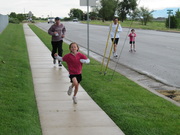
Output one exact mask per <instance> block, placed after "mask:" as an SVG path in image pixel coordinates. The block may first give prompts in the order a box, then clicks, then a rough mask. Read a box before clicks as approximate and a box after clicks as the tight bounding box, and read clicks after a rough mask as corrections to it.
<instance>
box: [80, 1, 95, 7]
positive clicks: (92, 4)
mask: <svg viewBox="0 0 180 135" xmlns="http://www.w3.org/2000/svg"><path fill="white" fill-rule="evenodd" d="M88 1H89V6H96V0H80V6H87V2H88Z"/></svg>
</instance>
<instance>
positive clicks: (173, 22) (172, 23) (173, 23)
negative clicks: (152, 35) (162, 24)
mask: <svg viewBox="0 0 180 135" xmlns="http://www.w3.org/2000/svg"><path fill="white" fill-rule="evenodd" d="M169 19H170V21H169ZM169 22H170V24H169ZM169 25H170V28H177V27H178V21H177V19H176V17H175V16H174V15H172V16H169V17H168V18H167V19H166V27H167V28H169Z"/></svg>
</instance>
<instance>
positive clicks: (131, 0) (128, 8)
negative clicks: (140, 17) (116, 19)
mask: <svg viewBox="0 0 180 135" xmlns="http://www.w3.org/2000/svg"><path fill="white" fill-rule="evenodd" d="M136 7H137V2H136V0H123V1H121V2H119V4H118V8H117V11H118V12H119V16H120V20H121V21H122V22H123V21H124V20H125V19H126V17H127V15H128V14H130V13H131V12H133V11H135V9H136Z"/></svg>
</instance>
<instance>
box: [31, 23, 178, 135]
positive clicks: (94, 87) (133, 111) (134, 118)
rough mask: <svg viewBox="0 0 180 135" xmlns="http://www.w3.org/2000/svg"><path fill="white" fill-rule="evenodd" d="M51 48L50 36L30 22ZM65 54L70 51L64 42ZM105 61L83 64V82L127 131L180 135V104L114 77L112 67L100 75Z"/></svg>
mask: <svg viewBox="0 0 180 135" xmlns="http://www.w3.org/2000/svg"><path fill="white" fill-rule="evenodd" d="M30 27H31V29H32V30H33V31H34V32H35V33H36V35H38V36H39V37H40V39H42V41H43V42H44V44H45V45H47V47H48V48H51V44H50V39H51V38H50V36H49V35H48V34H47V33H46V32H44V31H42V30H41V29H39V28H37V27H36V26H34V25H30ZM63 49H64V54H66V53H69V50H68V45H67V44H65V43H64V46H63ZM100 69H101V64H100V63H99V62H97V61H95V60H93V59H91V63H90V64H89V65H84V66H83V81H82V83H81V85H82V86H83V88H84V89H85V90H86V91H87V92H88V94H89V95H90V96H91V97H92V98H93V99H94V101H95V102H96V103H97V104H98V105H99V106H100V107H101V108H102V109H103V110H104V111H105V112H106V113H107V114H108V115H109V116H110V117H111V119H113V121H114V122H115V123H116V124H117V125H118V126H119V127H120V128H121V129H122V131H123V132H124V133H125V134H126V135H178V134H179V133H180V132H179V131H180V108H179V107H178V106H176V105H174V104H172V103H170V102H168V101H166V100H165V99H162V98H161V97H158V96H156V95H154V94H153V93H151V92H149V91H148V90H146V89H144V88H142V87H141V86H139V85H137V84H136V83H134V82H133V81H131V80H129V79H127V78H126V77H124V76H122V75H121V74H119V73H115V74H114V77H113V80H112V81H111V80H110V79H109V78H111V75H112V74H111V73H112V72H113V71H112V70H110V69H108V71H107V74H106V76H104V75H100V74H99V71H100Z"/></svg>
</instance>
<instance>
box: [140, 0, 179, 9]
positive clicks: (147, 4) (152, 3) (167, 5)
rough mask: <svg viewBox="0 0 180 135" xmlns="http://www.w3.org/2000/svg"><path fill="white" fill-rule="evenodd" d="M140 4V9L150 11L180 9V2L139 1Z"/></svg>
mask: <svg viewBox="0 0 180 135" xmlns="http://www.w3.org/2000/svg"><path fill="white" fill-rule="evenodd" d="M138 3H139V6H138V7H141V6H144V7H147V8H149V9H150V10H159V9H164V8H171V7H180V0H138Z"/></svg>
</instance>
